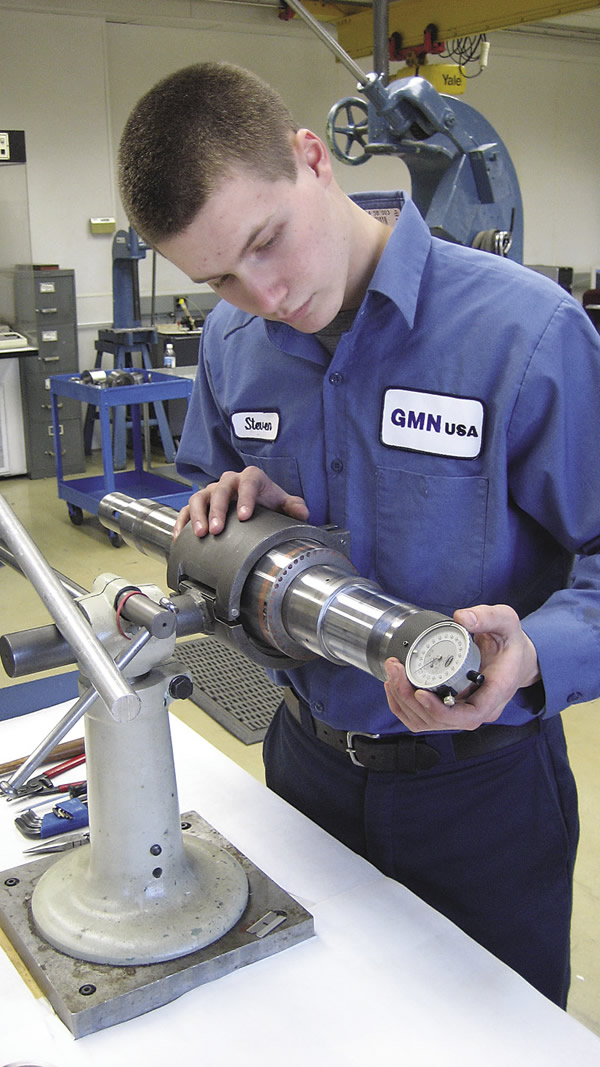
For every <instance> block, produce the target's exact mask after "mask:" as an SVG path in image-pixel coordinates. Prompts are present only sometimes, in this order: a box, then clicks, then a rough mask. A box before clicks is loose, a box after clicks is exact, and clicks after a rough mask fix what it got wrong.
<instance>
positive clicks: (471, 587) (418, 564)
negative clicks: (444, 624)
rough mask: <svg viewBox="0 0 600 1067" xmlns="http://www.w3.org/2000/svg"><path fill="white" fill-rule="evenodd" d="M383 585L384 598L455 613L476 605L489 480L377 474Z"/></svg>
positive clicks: (380, 471)
mask: <svg viewBox="0 0 600 1067" xmlns="http://www.w3.org/2000/svg"><path fill="white" fill-rule="evenodd" d="M376 494H377V500H376V504H377V506H376V516H377V530H376V546H375V556H376V560H375V567H376V574H377V581H378V582H379V583H380V584H381V587H382V589H384V591H385V592H386V593H390V594H391V595H394V596H397V597H399V598H400V599H402V600H405V601H407V602H409V603H413V604H415V605H417V606H418V607H422V608H435V609H437V610H438V611H444V612H446V613H448V614H451V613H452V612H453V611H455V610H456V608H460V607H466V606H467V605H469V604H474V603H476V602H477V601H478V599H479V598H480V595H481V591H482V588H483V566H484V550H485V536H486V524H487V509H488V479H487V478H480V477H472V476H469V477H463V476H458V477H452V476H446V475H436V474H421V473H417V472H414V471H406V470H401V469H397V468H395V469H392V468H388V467H378V468H377V469H376Z"/></svg>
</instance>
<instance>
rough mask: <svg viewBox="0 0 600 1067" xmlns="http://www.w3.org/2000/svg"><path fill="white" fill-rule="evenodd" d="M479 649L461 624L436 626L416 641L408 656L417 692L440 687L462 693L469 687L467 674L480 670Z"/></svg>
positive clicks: (411, 680)
mask: <svg viewBox="0 0 600 1067" xmlns="http://www.w3.org/2000/svg"><path fill="white" fill-rule="evenodd" d="M479 662H480V657H479V650H478V649H477V647H476V646H475V645H474V644H473V641H472V640H471V635H470V634H469V633H468V631H467V630H465V629H464V628H463V627H462V626H459V624H458V623H456V622H452V621H450V620H449V621H448V622H440V623H436V624H435V625H433V626H430V627H428V629H427V630H424V631H423V633H422V634H420V635H419V637H417V638H416V640H415V641H414V642H413V644H412V646H411V648H410V649H409V651H408V654H407V657H406V664H405V667H406V675H407V677H408V680H409V681H410V682H411V683H412V685H414V686H415V688H416V689H431V690H436V689H438V688H439V687H440V686H444V687H449V688H451V689H454V690H455V692H461V691H462V690H463V689H466V688H467V687H468V686H469V678H468V677H467V672H469V671H473V670H477V668H478V666H479Z"/></svg>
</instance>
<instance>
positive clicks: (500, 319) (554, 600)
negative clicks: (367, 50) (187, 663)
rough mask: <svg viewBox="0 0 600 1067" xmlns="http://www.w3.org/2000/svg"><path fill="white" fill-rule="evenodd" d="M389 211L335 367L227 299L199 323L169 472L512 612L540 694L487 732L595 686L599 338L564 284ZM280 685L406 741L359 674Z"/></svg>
mask: <svg viewBox="0 0 600 1067" xmlns="http://www.w3.org/2000/svg"><path fill="white" fill-rule="evenodd" d="M399 202H400V204H401V205H402V210H401V213H400V216H399V219H398V221H397V223H396V226H395V228H394V231H393V233H392V235H391V237H390V239H389V241H388V243H387V245H386V248H385V251H384V253H383V255H382V257H381V260H380V261H379V264H378V266H377V269H376V271H375V273H374V275H373V278H372V280H371V283H370V285H369V288H368V291H367V294H366V296H365V298H364V300H363V302H362V304H361V307H360V308H359V310H358V312H357V314H356V318H355V320H354V323H353V325H352V328H351V329H350V330H349V331H348V332H347V333H345V334H343V335H342V337H341V339H340V341H339V343H338V345H337V348H336V351H335V354H334V356H333V358H330V357H329V355H328V353H327V352H326V351H325V349H324V348H323V347H322V345H321V344H320V343H319V341H318V340H317V339H316V338H315V337H314V336H310V335H306V334H302V333H299V332H298V331H296V330H294V329H293V328H292V327H290V326H287V325H285V324H282V323H274V322H265V321H264V320H263V319H261V318H258V317H256V316H252V315H249V314H247V313H245V312H243V311H240V310H238V309H236V308H234V307H232V306H231V305H229V304H227V303H226V302H225V301H221V302H220V303H219V304H218V305H217V307H216V308H215V309H214V311H213V312H211V314H210V315H209V316H208V318H207V320H206V324H205V326H204V330H203V333H202V339H201V346H200V357H199V366H198V372H197V377H196V381H195V385H194V390H193V393H192V397H191V401H190V406H189V411H188V414H187V417H186V421H185V426H184V430H183V435H182V438H181V444H180V448H179V452H178V457H177V466H178V469H179V470H180V471H181V472H182V473H184V474H187V475H191V476H192V477H193V479H194V480H195V481H197V482H199V483H200V484H204V483H205V482H206V481H211V480H213V479H217V478H218V477H219V476H220V475H221V474H222V473H223V471H225V470H238V471H239V470H241V469H243V468H244V467H245V466H248V465H251V464H254V465H256V466H258V467H260V468H262V470H264V471H265V473H266V474H267V475H268V476H269V477H270V478H271V479H272V480H273V481H274V482H277V483H278V484H279V485H280V486H282V487H283V488H284V489H285V490H286V491H287V492H289V493H292V494H297V495H299V496H302V497H304V499H305V501H306V503H307V505H308V508H309V513H310V518H309V521H310V522H311V523H314V524H316V525H321V524H323V523H334V524H336V525H338V526H340V527H342V528H344V529H348V530H349V531H350V537H351V558H352V561H353V563H354V564H355V566H356V568H357V570H358V572H359V574H360V575H362V576H363V577H365V578H369V579H373V580H375V581H376V582H378V583H379V585H380V586H381V588H382V590H383V591H384V592H386V593H389V594H391V595H393V596H395V597H398V598H399V599H401V600H404V601H409V602H411V603H413V604H416V605H418V606H420V607H423V608H432V609H435V610H438V611H441V612H444V613H447V614H449V615H451V614H452V613H453V612H454V610H455V609H456V608H459V607H467V606H470V605H474V604H478V603H488V604H496V603H506V604H510V605H512V607H514V608H515V610H516V611H517V612H518V614H519V616H520V617H521V619H522V623H523V628H524V630H525V631H526V633H528V634H529V636H530V637H531V639H532V641H533V643H534V645H535V647H536V649H537V652H538V658H539V662H540V668H541V673H542V679H543V688H542V686H541V685H539V684H538V685H536V686H532V687H531V688H530V689H522V690H519V691H518V692H517V694H516V695H515V697H514V698H513V699H512V700H511V701H510V703H509V704H508V705H507V707H506V708H505V709H504V711H503V713H502V716H501V719H500V720H499V721H500V722H503V723H512V724H515V723H521V722H524V721H527V720H528V719H529V718H530V717H531V716H532V715H534V714H542V715H553V714H556V713H557V712H559V711H561V710H562V709H563V708H564V707H565V706H566V705H568V704H569V703H574V702H579V701H585V700H590V699H593V698H595V697H597V696H598V695H600V655H599V649H600V564H599V557H598V555H597V553H598V550H599V548H600V463H599V462H598V449H597V428H598V425H599V418H598V405H599V402H600V339H599V337H598V335H597V333H596V331H595V329H594V328H593V326H592V324H591V323H590V322H589V320H588V318H587V316H586V314H585V312H584V311H583V310H582V309H581V307H580V306H579V305H578V304H577V302H576V301H575V300H574V299H573V298H572V297H571V296H569V295H568V294H567V293H565V292H564V291H563V290H562V289H561V288H560V287H559V286H557V285H556V284H555V283H554V282H550V281H548V280H547V279H545V278H543V277H542V276H540V275H538V274H536V273H535V272H533V271H531V270H528V269H527V268H524V267H522V266H520V265H518V264H515V263H513V262H510V261H508V260H506V259H501V258H499V257H496V256H493V255H491V254H490V253H487V252H478V251H474V250H472V249H467V248H464V247H462V246H458V245H453V244H450V243H448V242H444V241H441V240H438V239H436V238H432V236H431V234H430V232H429V230H428V228H427V226H426V225H425V223H424V222H423V220H422V218H421V216H420V215H419V213H418V211H417V209H416V207H415V206H414V204H413V203H412V202H411V201H410V200H409V199H408V198H406V197H404V196H403V195H402V194H400V201H399ZM575 557H577V559H576V562H575V565H574V559H575ZM274 678H275V680H276V681H277V682H279V683H281V684H291V685H293V687H294V689H295V690H296V692H297V693H298V694H299V695H300V696H301V697H302V698H304V699H305V700H306V701H307V702H308V703H309V704H310V706H311V709H312V711H313V714H314V715H315V716H317V717H319V718H322V719H324V720H325V721H327V722H328V723H330V724H331V725H332V726H334V727H337V728H341V729H348V730H364V731H369V732H372V733H393V732H403V731H404V730H405V727H404V726H403V725H402V724H401V723H400V722H399V721H398V720H397V719H396V718H395V717H394V716H393V715H392V714H391V712H390V711H389V709H388V706H387V702H386V698H385V693H384V690H383V685H382V684H381V682H379V681H377V680H376V679H375V678H373V677H371V676H370V675H367V674H366V673H363V672H362V671H360V670H358V669H357V668H354V667H339V666H336V665H334V664H331V663H329V662H327V661H325V660H323V659H315V660H312V661H310V662H309V663H306V664H305V665H303V666H301V667H299V668H296V669H294V670H291V671H289V672H282V671H278V672H275V674H274Z"/></svg>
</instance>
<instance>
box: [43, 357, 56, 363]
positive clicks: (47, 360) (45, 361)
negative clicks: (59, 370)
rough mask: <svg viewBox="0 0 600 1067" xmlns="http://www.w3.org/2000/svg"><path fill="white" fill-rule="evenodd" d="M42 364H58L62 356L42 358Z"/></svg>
mask: <svg viewBox="0 0 600 1067" xmlns="http://www.w3.org/2000/svg"><path fill="white" fill-rule="evenodd" d="M40 359H41V361H42V363H58V361H59V359H60V356H40Z"/></svg>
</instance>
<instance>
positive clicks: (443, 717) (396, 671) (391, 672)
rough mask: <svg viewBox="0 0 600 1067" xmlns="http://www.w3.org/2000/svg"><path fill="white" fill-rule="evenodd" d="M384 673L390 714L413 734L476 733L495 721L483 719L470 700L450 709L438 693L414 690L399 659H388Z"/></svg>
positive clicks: (457, 702) (458, 703)
mask: <svg viewBox="0 0 600 1067" xmlns="http://www.w3.org/2000/svg"><path fill="white" fill-rule="evenodd" d="M385 670H386V675H387V679H388V680H387V682H386V683H385V686H384V688H385V692H386V696H387V700H388V704H389V707H390V711H391V712H392V713H393V714H394V715H395V716H396V718H397V719H399V720H400V722H402V723H404V725H405V726H406V727H407V729H408V730H410V732H411V733H415V734H418V733H424V732H425V731H428V732H438V731H440V730H476V729H477V727H478V726H481V724H482V722H484V721H486V722H487V721H492V720H488V719H484V718H483V716H482V713H481V710H480V709H479V708H477V707H476V706H475V705H474V703H473V702H472V699H471V698H470V697H469V699H468V700H465V701H460V700H457V701H456V703H455V704H454V705H452V706H447V705H446V704H444V702H443V701H442V700H440V698H439V697H438V696H436V695H435V693H431V692H429V691H428V690H424V689H417V690H415V689H413V687H412V685H411V684H410V682H409V681H408V679H407V677H406V673H405V671H404V667H403V666H402V664H401V663H400V662H399V660H397V659H388V660H386V663H385ZM498 714H499V713H498Z"/></svg>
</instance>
